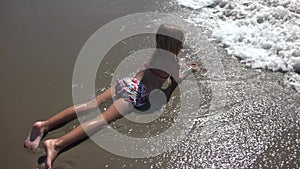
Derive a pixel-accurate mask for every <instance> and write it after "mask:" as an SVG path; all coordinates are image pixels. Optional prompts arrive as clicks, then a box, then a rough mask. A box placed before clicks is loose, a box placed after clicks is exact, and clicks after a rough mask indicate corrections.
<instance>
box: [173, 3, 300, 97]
mask: <svg viewBox="0 0 300 169" xmlns="http://www.w3.org/2000/svg"><path fill="white" fill-rule="evenodd" d="M177 1H178V4H179V5H181V6H183V7H187V8H190V9H191V10H190V11H191V12H190V14H189V17H188V21H190V22H192V23H194V24H196V25H199V26H202V27H205V28H207V29H209V30H210V31H212V34H211V37H212V39H214V40H217V41H219V42H220V44H222V45H223V46H224V47H225V48H226V50H227V52H228V54H231V55H234V56H236V57H238V58H240V59H241V61H242V62H244V63H245V64H247V65H248V66H250V67H252V68H263V69H268V70H272V71H283V72H288V73H286V77H287V78H286V80H285V82H286V83H289V84H290V85H292V86H294V87H295V89H297V90H298V91H299V92H300V90H299V87H298V86H299V84H300V76H299V74H297V73H300V0H254V1H250V0H177ZM290 72H291V73H290ZM295 72H297V73H295ZM289 79H293V80H292V81H289Z"/></svg>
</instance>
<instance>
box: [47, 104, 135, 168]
mask: <svg viewBox="0 0 300 169" xmlns="http://www.w3.org/2000/svg"><path fill="white" fill-rule="evenodd" d="M116 105H118V110H122V112H119V111H118V110H117V108H116ZM130 111H131V108H130V106H129V104H128V102H126V101H125V100H124V99H119V100H117V101H116V102H115V103H114V104H112V105H111V106H110V107H109V108H108V109H107V110H106V111H105V112H103V113H102V114H100V115H99V116H97V117H96V118H94V119H92V120H90V121H87V122H85V123H83V124H81V125H80V126H78V127H77V128H75V129H74V130H72V131H71V132H69V133H67V134H66V135H64V136H62V137H60V138H58V139H51V140H47V141H45V142H44V146H45V149H46V153H47V160H46V168H51V164H52V162H53V160H54V159H55V158H56V156H57V154H58V153H59V152H60V151H61V150H63V149H64V148H66V147H67V146H69V145H71V144H72V143H74V142H76V141H79V140H80V139H82V138H85V137H87V135H90V134H93V133H95V132H97V131H98V130H99V129H101V128H102V127H103V126H105V125H106V124H107V123H110V122H112V121H114V120H116V119H119V118H121V117H122V116H123V115H124V114H127V113H129V112H130Z"/></svg>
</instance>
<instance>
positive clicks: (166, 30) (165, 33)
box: [156, 24, 185, 55]
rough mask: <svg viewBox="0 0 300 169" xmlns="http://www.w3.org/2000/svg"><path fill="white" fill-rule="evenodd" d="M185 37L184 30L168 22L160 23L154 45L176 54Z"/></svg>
mask: <svg viewBox="0 0 300 169" xmlns="http://www.w3.org/2000/svg"><path fill="white" fill-rule="evenodd" d="M184 39H185V33H184V31H183V30H182V29H181V28H179V27H177V26H175V25H170V24H162V25H161V26H160V27H159V29H158V31H157V34H156V47H157V48H158V49H163V50H167V51H170V52H172V53H174V54H176V55H177V54H178V53H179V52H180V50H181V49H182V46H183V42H184Z"/></svg>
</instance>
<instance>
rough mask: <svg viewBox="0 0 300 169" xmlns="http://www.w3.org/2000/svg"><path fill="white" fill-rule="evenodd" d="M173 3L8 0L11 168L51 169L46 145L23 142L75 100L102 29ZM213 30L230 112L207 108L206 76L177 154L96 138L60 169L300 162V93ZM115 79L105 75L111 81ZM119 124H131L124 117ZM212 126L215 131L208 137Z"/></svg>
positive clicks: (6, 153) (6, 110)
mask: <svg viewBox="0 0 300 169" xmlns="http://www.w3.org/2000/svg"><path fill="white" fill-rule="evenodd" d="M164 4H165V5H164ZM167 5H168V2H167V1H164V2H161V1H155V0H150V1H147V0H128V1H122V0H114V1H109V0H102V1H97V0H92V1H78V0H75V1H72V2H70V1H66V0H59V1H57V0H55V1H36V0H33V1H16V0H3V1H1V2H0V18H1V19H0V25H1V28H0V57H1V60H2V61H1V62H0V74H1V75H0V78H1V84H0V88H1V105H0V111H1V113H0V119H1V123H0V128H1V129H2V137H1V138H2V140H1V152H2V153H1V155H0V159H1V168H3V169H14V168H25V169H31V168H36V167H37V166H39V167H41V165H37V164H38V163H41V161H43V159H44V155H45V152H44V150H43V148H42V146H40V147H39V149H38V150H37V151H36V152H32V151H30V150H28V149H25V148H24V147H23V141H24V139H25V138H26V136H27V134H28V132H29V131H30V129H31V126H32V124H33V122H35V121H37V120H45V119H47V118H48V117H50V116H52V115H54V114H55V113H57V112H59V111H60V110H63V109H64V108H66V107H67V106H70V105H72V104H73V100H72V85H73V84H72V74H73V69H74V65H75V62H76V59H77V57H78V54H79V52H80V50H81V48H82V46H83V45H84V43H85V42H86V41H87V39H88V38H89V37H90V36H91V35H92V34H93V33H94V32H95V31H97V30H98V29H99V28H101V27H102V26H104V25H105V24H107V23H108V22H110V21H113V20H115V19H117V18H119V17H122V16H125V15H128V14H133V13H138V12H149V11H152V12H153V11H161V12H168V11H171V10H172V9H166V8H167V7H166V6H167ZM166 10H167V11H166ZM196 32H197V31H196ZM197 33H199V32H197ZM207 36H208V35H205V36H201V34H197V35H195V37H199V39H198V42H199V46H202V47H203V50H202V52H200V55H207V56H210V55H214V56H218V57H219V58H220V60H221V61H222V65H223V68H224V76H223V77H222V79H223V81H222V80H220V82H217V83H226V93H227V94H226V98H225V99H224V100H222V98H221V100H220V101H221V102H222V103H224V104H223V107H220V110H219V112H222V113H221V114H219V115H218V116H216V115H212V116H211V115H209V114H206V112H207V111H208V109H209V108H208V107H209V104H206V103H208V102H209V100H210V99H211V96H210V94H211V91H210V87H209V82H210V80H212V79H210V78H203V79H202V81H201V82H200V86H203V90H201V92H202V93H201V94H203V95H202V96H203V97H202V96H201V99H202V100H201V103H203V105H201V107H200V108H199V109H200V111H199V113H200V115H201V116H199V117H198V118H197V119H196V120H195V121H196V123H195V124H194V126H193V130H191V132H190V133H189V137H188V138H187V139H186V140H185V141H184V142H182V143H179V144H178V145H177V146H176V147H174V150H173V151H172V152H169V153H164V154H162V155H159V156H156V157H153V158H141V159H134V158H125V157H120V156H117V155H114V154H112V153H110V152H107V151H106V150H104V149H102V148H100V147H99V146H98V145H96V144H95V143H94V142H93V141H92V140H90V139H87V140H85V141H84V142H83V143H81V144H78V145H77V146H76V147H74V148H72V149H69V150H68V151H65V152H63V153H62V154H60V155H59V156H58V158H57V159H56V160H55V161H54V164H53V169H71V168H72V169H98V168H112V169H121V168H122V169H124V168H128V169H129V168H130V169H131V168H133V169H135V168H136V169H141V168H201V167H204V168H212V167H216V168H261V167H263V168H275V167H279V168H287V167H290V168H299V166H300V161H299V158H298V157H299V155H300V147H299V138H300V137H299V119H300V114H299V112H300V102H299V100H300V99H299V98H300V95H299V93H297V92H296V91H295V90H294V89H293V88H292V87H289V86H286V85H284V84H283V79H284V75H283V74H282V73H280V72H276V73H274V72H270V71H265V70H260V69H250V68H249V67H246V66H245V65H244V64H241V63H240V62H239V60H238V59H236V58H233V57H231V56H228V55H227V54H226V51H225V50H224V49H223V48H221V47H220V46H218V44H217V43H215V42H209V41H208V40H207V38H208V37H207ZM198 42H197V43H198ZM121 51H122V50H121ZM116 53H118V50H117V49H116ZM112 54H113V53H112ZM224 79H225V80H224ZM109 82H110V81H106V80H105V79H104V80H103V81H101V80H100V81H99V83H102V84H104V85H103V87H106V86H107V85H108V84H109ZM116 123H117V124H116V126H118V125H124V124H126V122H124V120H123V121H122V120H120V121H119V122H116ZM212 124H214V128H213V129H211V128H210V125H212ZM216 124H217V125H216ZM76 125H78V122H77V121H76V120H75V121H72V122H70V123H68V124H66V125H65V126H63V127H61V128H60V129H57V130H55V131H53V132H50V133H49V134H48V135H47V136H46V137H45V138H44V140H45V139H48V138H55V137H58V136H61V135H63V134H65V133H67V132H69V131H70V130H71V129H73V128H74V126H76ZM157 125H158V126H157V127H158V128H159V127H160V126H159V124H157ZM205 133H213V134H210V135H209V137H207V138H206V137H202V136H203V135H204V134H205ZM137 135H138V134H137ZM201 138H203V139H201ZM204 138H205V139H204Z"/></svg>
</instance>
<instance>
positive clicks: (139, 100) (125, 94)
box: [115, 78, 149, 107]
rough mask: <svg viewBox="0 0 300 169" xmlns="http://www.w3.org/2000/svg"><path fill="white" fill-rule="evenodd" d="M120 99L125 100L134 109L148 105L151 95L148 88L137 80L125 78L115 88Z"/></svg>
mask: <svg viewBox="0 0 300 169" xmlns="http://www.w3.org/2000/svg"><path fill="white" fill-rule="evenodd" d="M115 90H116V95H117V97H118V98H124V99H125V101H127V102H129V103H131V104H132V105H133V106H134V107H142V106H144V105H145V104H146V103H145V102H146V100H147V99H148V96H149V94H148V93H147V88H146V86H145V85H144V84H143V83H142V82H141V81H139V80H137V79H135V78H123V79H121V80H119V81H118V82H117V85H116V87H115Z"/></svg>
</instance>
